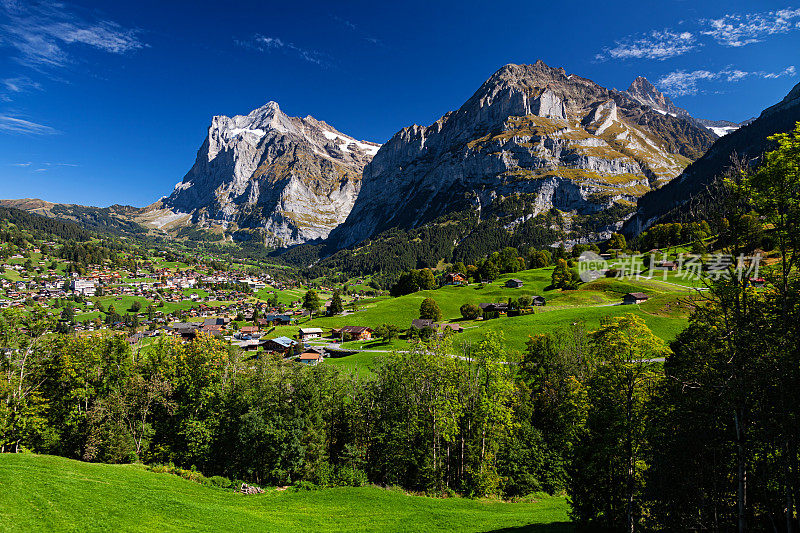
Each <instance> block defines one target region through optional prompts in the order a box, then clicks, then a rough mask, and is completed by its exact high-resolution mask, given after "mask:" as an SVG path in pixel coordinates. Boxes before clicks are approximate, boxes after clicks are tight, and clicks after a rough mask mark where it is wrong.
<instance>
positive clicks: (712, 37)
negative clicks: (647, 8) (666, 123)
mask: <svg viewBox="0 0 800 533" xmlns="http://www.w3.org/2000/svg"><path fill="white" fill-rule="evenodd" d="M679 24H680V25H681V27H683V28H686V27H689V28H690V29H691V31H687V30H683V31H680V30H675V29H671V28H666V29H664V30H661V31H658V30H653V31H651V32H649V33H644V34H637V35H628V36H627V37H624V38H622V39H620V40H617V41H614V46H613V47H607V48H604V49H603V51H602V52H601V53H599V54H597V55H596V56H595V59H598V60H601V61H602V60H605V59H656V60H665V59H669V58H671V57H677V56H680V55H683V54H686V53H687V52H690V51H693V50H696V49H698V48H700V47H701V46H703V44H704V43H703V42H702V41H703V40H706V41H709V42H711V41H713V42H716V43H717V44H719V45H721V46H728V47H741V46H746V45H748V44H752V43H758V42H761V41H763V40H765V39H766V38H768V37H770V36H773V35H779V34H783V33H788V32H791V31H795V30H800V8H787V9H780V10H777V11H764V12H759V13H743V14H739V13H729V14H725V15H723V16H722V17H720V18H716V19H699V20H694V21H681V22H680V23H679Z"/></svg>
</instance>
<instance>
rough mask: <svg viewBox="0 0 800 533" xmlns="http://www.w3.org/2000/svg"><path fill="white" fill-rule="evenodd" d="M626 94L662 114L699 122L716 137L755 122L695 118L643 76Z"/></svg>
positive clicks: (637, 79) (632, 84)
mask: <svg viewBox="0 0 800 533" xmlns="http://www.w3.org/2000/svg"><path fill="white" fill-rule="evenodd" d="M625 92H626V93H627V94H628V95H629V96H630V97H631V98H633V99H634V100H636V101H637V102H639V103H640V104H642V105H646V106H648V107H650V108H652V109H653V110H655V111H658V112H659V113H661V114H664V115H672V116H673V117H685V118H688V119H692V120H694V121H695V122H697V124H699V125H700V126H702V127H704V128H706V129H707V130H708V131H710V132H711V133H713V134H714V135H715V136H716V137H722V136H723V135H727V134H729V133H730V132H732V131H736V130H737V129H739V128H741V127H742V126H744V125H746V124H749V123H750V122H752V121H753V120H754V119H752V118H751V119H749V120H746V121H744V122H741V123H739V124H737V123H736V122H731V121H729V120H708V119H705V118H695V117H693V116H691V115H690V114H689V112H688V111H686V110H685V109H683V108H682V107H678V106H676V105H675V104H674V103H673V102H672V100H670V99H669V97H667V96H665V95H664V94H663V93H661V91H659V90H658V89H656V87H655V86H654V85H653V84H652V83H650V82H649V81H647V78H645V77H643V76H639V77H638V78H636V79H635V80H633V83H631V86H630V87H628V90H627V91H625Z"/></svg>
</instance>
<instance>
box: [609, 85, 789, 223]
mask: <svg viewBox="0 0 800 533" xmlns="http://www.w3.org/2000/svg"><path fill="white" fill-rule="evenodd" d="M798 121H800V83H799V84H797V85H795V87H794V88H793V89H792V90H791V91H790V92H789V94H787V95H786V97H785V98H784V99H783V100H782V101H781V102H779V103H777V104H775V105H774V106H772V107H769V108H767V109H765V110H764V111H763V112H762V113H761V115H760V116H759V117H758V118H757V119H755V120H754V121H752V122H750V123H749V124H747V125H745V126H743V127H742V128H740V129H737V130H736V131H734V132H732V133H730V134H729V135H726V136H724V137H722V138H720V139H718V140H717V141H716V142H715V143H714V144H713V146H711V148H710V149H709V150H708V152H707V153H706V154H705V155H704V156H703V157H702V158H700V159H698V160H697V161H695V162H694V163H693V164H691V165H690V166H689V167H687V168H686V170H685V171H684V172H683V173H682V174H681V175H680V176H679V177H678V178H677V179H675V180H673V181H671V182H670V183H668V184H667V185H666V186H664V187H662V188H661V189H659V190H657V191H652V192H650V193H648V194H646V195H645V196H643V197H642V198H640V199H639V205H638V209H637V212H636V215H635V216H634V217H632V218H631V219H630V220H629V221H628V222H627V223H626V225H625V231H626V232H627V233H629V234H637V233H639V232H641V231H642V230H644V229H645V228H647V227H648V226H650V225H651V224H653V223H654V222H655V221H656V220H658V219H659V218H661V217H664V216H671V217H672V218H676V219H680V218H682V217H685V216H688V211H687V208H688V205H689V203H690V200H702V198H701V196H702V195H703V193H704V191H705V190H706V187H707V186H708V185H709V184H710V183H712V182H713V180H714V178H715V177H717V176H719V175H720V174H722V173H723V172H724V171H725V169H726V168H728V167H729V166H730V164H731V157H732V156H736V157H738V158H745V159H748V160H751V161H752V162H755V161H756V160H757V159H758V158H759V157H761V155H762V154H763V153H764V152H765V151H767V150H769V149H770V147H771V143H770V141H769V140H768V139H767V137H769V136H770V135H774V134H776V133H784V132H787V131H790V130H792V129H794V127H795V124H796V123H797V122H798Z"/></svg>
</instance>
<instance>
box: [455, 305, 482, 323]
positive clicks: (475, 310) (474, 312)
mask: <svg viewBox="0 0 800 533" xmlns="http://www.w3.org/2000/svg"><path fill="white" fill-rule="evenodd" d="M460 311H461V316H462V317H464V318H465V319H467V320H475V319H476V318H478V317H479V316H481V308H480V307H478V306H477V305H475V304H464V305H462V306H461V309H460Z"/></svg>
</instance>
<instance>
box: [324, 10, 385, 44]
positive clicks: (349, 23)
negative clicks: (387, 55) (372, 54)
mask: <svg viewBox="0 0 800 533" xmlns="http://www.w3.org/2000/svg"><path fill="white" fill-rule="evenodd" d="M331 18H332V19H333V20H335V21H336V22H338V23H339V24H341V25H342V26H344V27H346V28H347V29H349V30H350V31H352V32H353V33H355V34H356V36H357V37H358V38H360V39H362V40H364V41H367V42H368V43H370V44H373V45H375V46H383V41H381V40H380V39H378V38H377V37H374V36H372V35H370V34H368V33H366V32H365V31H363V30H362V28H361V27H360V26H358V25H357V24H355V23H354V22H352V21H350V20H347V19H345V18H342V17H340V16H338V15H331Z"/></svg>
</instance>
